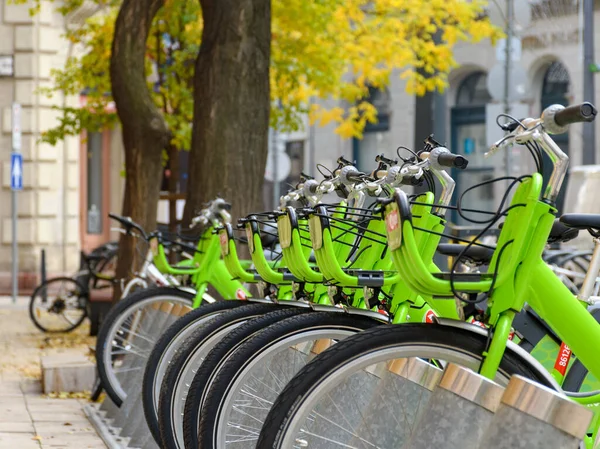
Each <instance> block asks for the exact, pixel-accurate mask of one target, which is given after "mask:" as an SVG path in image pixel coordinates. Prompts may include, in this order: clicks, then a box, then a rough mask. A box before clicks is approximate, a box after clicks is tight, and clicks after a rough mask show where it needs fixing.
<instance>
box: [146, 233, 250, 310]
mask: <svg viewBox="0 0 600 449" xmlns="http://www.w3.org/2000/svg"><path fill="white" fill-rule="evenodd" d="M213 229H214V228H213V227H209V228H208V229H206V230H205V231H204V232H203V233H202V235H201V236H200V240H199V242H198V248H197V251H196V253H195V254H194V257H193V259H192V262H191V266H189V267H181V266H175V267H173V266H171V265H170V264H169V262H168V260H167V257H166V255H165V250H164V247H163V246H162V245H161V244H160V243H159V239H158V237H153V238H151V239H150V248H151V250H152V254H153V260H154V264H155V265H156V267H157V268H158V269H159V270H160V271H161V272H162V273H167V274H171V275H190V276H191V277H192V282H193V283H194V285H195V286H196V296H195V297H194V302H193V307H194V308H197V307H200V305H201V304H202V298H203V296H204V294H205V293H206V290H207V288H208V286H209V285H212V286H213V287H214V288H215V290H217V292H218V293H219V294H220V295H221V296H222V297H223V298H230V299H233V298H237V299H247V298H249V297H250V296H251V295H250V292H249V291H248V290H247V289H246V288H245V287H244V286H243V285H242V283H241V282H240V281H239V280H237V279H232V278H231V275H230V274H229V271H228V270H227V267H226V266H225V262H224V261H223V260H222V259H221V253H220V243H219V236H218V235H217V234H215V233H214V232H213Z"/></svg>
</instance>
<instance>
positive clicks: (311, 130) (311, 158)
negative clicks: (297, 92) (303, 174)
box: [308, 97, 316, 177]
mask: <svg viewBox="0 0 600 449" xmlns="http://www.w3.org/2000/svg"><path fill="white" fill-rule="evenodd" d="M313 103H314V100H313V98H312V97H311V99H310V103H309V105H310V108H309V109H310V110H312V105H313ZM308 132H309V135H308V139H309V142H308V145H309V148H308V167H309V169H308V174H310V175H311V176H312V177H316V167H315V165H316V162H315V125H309V129H308Z"/></svg>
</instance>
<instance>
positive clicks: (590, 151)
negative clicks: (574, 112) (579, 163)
mask: <svg viewBox="0 0 600 449" xmlns="http://www.w3.org/2000/svg"><path fill="white" fill-rule="evenodd" d="M583 67H584V70H583V99H584V101H590V102H592V103H594V101H595V98H596V97H595V92H594V72H595V70H594V69H595V64H594V0H583ZM595 163H596V127H595V125H594V123H584V124H583V165H593V164H595Z"/></svg>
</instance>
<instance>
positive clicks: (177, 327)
mask: <svg viewBox="0 0 600 449" xmlns="http://www.w3.org/2000/svg"><path fill="white" fill-rule="evenodd" d="M247 304H248V302H247V301H240V300H231V301H217V302H215V303H212V304H205V305H203V306H202V307H199V308H197V309H194V310H192V311H191V312H189V313H186V314H185V315H183V316H182V317H181V318H179V319H178V320H177V321H175V322H174V323H173V324H171V325H170V326H169V327H168V328H167V330H166V331H165V332H164V333H163V334H162V335H161V337H160V338H159V340H158V341H157V342H156V344H155V345H154V348H153V349H152V352H151V353H150V357H149V358H148V361H147V362H146V369H145V370H144V377H143V382H142V406H143V408H144V416H145V417H146V423H147V424H148V428H149V429H150V432H151V433H152V436H153V437H154V440H155V441H156V443H157V444H160V441H161V440H160V429H159V425H158V413H157V408H158V397H156V395H155V387H156V382H161V383H162V378H161V379H157V376H158V375H159V373H160V372H163V370H162V369H161V366H162V364H164V363H170V360H165V354H166V353H167V352H168V349H169V348H171V347H173V345H176V344H178V337H180V336H181V335H182V334H185V331H186V330H188V329H189V328H190V326H195V325H196V324H198V323H199V322H200V321H202V322H204V321H205V320H210V319H212V317H214V316H215V315H217V314H218V313H220V312H224V311H226V310H231V309H233V308H235V307H240V306H242V305H247Z"/></svg>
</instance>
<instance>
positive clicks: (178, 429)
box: [158, 304, 306, 449]
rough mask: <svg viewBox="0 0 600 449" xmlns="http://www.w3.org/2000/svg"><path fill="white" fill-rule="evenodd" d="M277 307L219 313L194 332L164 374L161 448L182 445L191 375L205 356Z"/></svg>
mask: <svg viewBox="0 0 600 449" xmlns="http://www.w3.org/2000/svg"><path fill="white" fill-rule="evenodd" d="M280 307H285V306H278V305H275V304H250V305H247V306H243V307H238V308H236V309H233V310H230V311H228V312H226V313H222V314H220V315H219V316H217V317H216V318H213V319H212V320H211V321H209V322H208V323H206V324H205V325H204V326H203V327H202V328H201V329H198V330H196V331H195V332H194V333H193V334H192V335H190V337H189V338H188V339H186V341H185V342H184V343H183V345H182V346H181V347H180V348H178V351H177V353H176V354H175V356H174V358H173V360H172V363H171V364H170V365H169V367H168V369H167V372H166V373H165V376H164V379H163V382H162V386H161V390H160V396H159V401H158V402H159V406H158V422H159V427H160V437H161V445H160V446H161V448H163V449H182V448H183V447H184V445H185V443H184V439H183V412H184V407H185V399H186V396H187V393H188V390H189V386H190V384H191V383H192V380H193V379H194V375H195V374H196V372H197V370H198V369H199V368H200V366H201V365H202V363H203V361H204V358H205V357H206V355H207V354H208V353H209V352H210V351H211V350H212V348H214V346H215V345H216V344H217V343H219V342H220V341H221V340H222V339H223V337H225V336H226V335H227V334H228V333H229V332H231V331H232V330H233V329H235V328H236V327H238V326H240V325H241V324H243V323H245V322H246V321H248V320H249V319H252V318H254V317H257V316H262V315H264V314H266V313H269V312H273V311H275V310H278V309H279V308H280ZM286 308H287V307H286ZM297 310H300V311H302V310H306V309H297Z"/></svg>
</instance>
